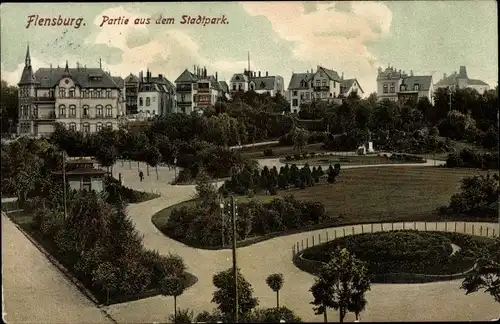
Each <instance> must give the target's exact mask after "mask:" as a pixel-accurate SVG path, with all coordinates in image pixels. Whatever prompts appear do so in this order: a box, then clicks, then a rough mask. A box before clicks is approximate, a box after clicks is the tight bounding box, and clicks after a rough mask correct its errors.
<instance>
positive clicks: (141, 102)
mask: <svg viewBox="0 0 500 324" xmlns="http://www.w3.org/2000/svg"><path fill="white" fill-rule="evenodd" d="M183 96H184V95H183ZM139 106H144V102H143V100H142V98H139Z"/></svg>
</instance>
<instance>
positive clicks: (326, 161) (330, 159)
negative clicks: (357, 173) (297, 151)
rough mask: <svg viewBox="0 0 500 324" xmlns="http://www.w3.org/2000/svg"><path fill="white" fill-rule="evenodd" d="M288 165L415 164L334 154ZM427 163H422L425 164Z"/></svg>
mask: <svg viewBox="0 0 500 324" xmlns="http://www.w3.org/2000/svg"><path fill="white" fill-rule="evenodd" d="M282 162H284V163H288V164H296V165H305V164H306V163H307V164H309V166H311V167H312V166H317V165H322V166H324V165H334V164H336V163H339V164H340V165H359V164H401V163H414V162H408V161H401V160H390V159H388V158H385V157H383V156H378V155H351V156H339V155H335V154H334V153H332V155H331V156H316V157H310V158H308V159H300V160H291V161H286V160H285V161H282ZM424 162H425V161H422V163H424Z"/></svg>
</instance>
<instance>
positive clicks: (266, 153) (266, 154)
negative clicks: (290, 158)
mask: <svg viewBox="0 0 500 324" xmlns="http://www.w3.org/2000/svg"><path fill="white" fill-rule="evenodd" d="M263 153H264V156H273V155H274V154H273V149H270V148H269V149H265V150H264V152H263Z"/></svg>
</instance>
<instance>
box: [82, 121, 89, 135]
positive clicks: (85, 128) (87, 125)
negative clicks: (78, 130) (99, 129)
mask: <svg viewBox="0 0 500 324" xmlns="http://www.w3.org/2000/svg"><path fill="white" fill-rule="evenodd" d="M83 132H84V133H85V134H88V133H90V124H89V123H83Z"/></svg>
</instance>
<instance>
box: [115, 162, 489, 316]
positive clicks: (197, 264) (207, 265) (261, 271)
mask: <svg viewBox="0 0 500 324" xmlns="http://www.w3.org/2000/svg"><path fill="white" fill-rule="evenodd" d="M433 162H434V161H428V162H427V165H433ZM261 163H262V164H265V165H268V166H269V167H272V166H273V165H276V166H277V167H279V166H281V165H282V164H281V163H280V162H279V161H278V159H266V160H261ZM429 163H430V164H429ZM437 163H442V161H437ZM415 165H418V166H422V165H426V164H422V163H419V164H415ZM378 166H380V165H377V167H378ZM388 166H389V165H388ZM390 166H395V165H394V164H390ZM349 167H368V166H367V165H363V166H345V167H343V168H345V169H347V168H349ZM141 168H142V169H145V167H142V166H141ZM158 170H159V175H160V180H156V175H155V174H154V173H152V174H151V176H150V177H146V179H145V181H143V182H139V181H138V176H137V168H136V166H135V167H132V170H129V169H128V165H127V164H125V167H121V164H120V163H119V164H118V165H117V166H116V167H115V172H116V173H118V172H120V173H121V174H122V176H123V179H124V181H125V183H126V185H128V186H130V187H133V188H136V189H138V190H145V191H155V192H161V194H162V196H161V197H160V198H158V199H154V200H152V201H148V202H145V203H141V204H136V205H130V206H129V207H128V212H129V215H130V217H131V218H132V220H133V221H134V223H135V226H136V228H137V230H138V231H139V232H140V233H141V234H142V235H144V244H145V246H146V247H148V248H151V249H156V250H158V251H159V252H160V253H162V254H166V253H169V252H173V253H177V254H179V255H181V256H182V257H183V258H184V261H185V263H186V265H187V266H188V271H190V272H192V273H194V274H195V275H196V276H197V277H198V279H199V282H198V283H197V284H196V285H194V286H193V287H191V288H189V289H188V290H187V291H186V292H185V293H184V294H183V295H182V296H180V297H179V298H178V307H181V308H190V309H191V310H194V311H195V313H197V312H200V311H202V310H211V309H213V308H214V307H215V304H212V303H211V302H210V301H211V299H212V293H213V291H214V287H213V285H212V276H213V274H215V273H217V272H218V271H221V270H225V269H227V268H229V267H231V265H232V263H231V262H232V261H231V251H230V250H222V251H209V250H200V249H195V248H191V247H188V246H186V245H184V244H182V243H179V242H177V241H175V240H172V239H170V238H168V237H166V236H165V235H163V234H162V233H161V232H159V231H158V229H157V228H156V227H155V226H154V225H153V223H152V222H151V217H152V215H153V214H155V213H156V212H158V211H160V210H162V209H163V208H165V207H167V206H170V205H172V204H175V203H178V202H181V201H184V200H187V199H190V198H192V197H193V196H194V186H192V185H190V186H172V185H169V184H168V183H169V182H170V181H171V180H172V178H173V171H169V170H168V168H163V167H161V168H159V169H158ZM427 225H428V227H427V229H428V230H432V229H433V228H432V226H437V229H438V230H445V226H446V228H447V229H448V230H450V231H451V230H454V226H455V223H448V225H445V223H438V224H437V225H436V223H432V225H431V224H427ZM369 226H370V225H364V226H363V228H362V227H361V226H360V225H358V226H354V232H355V233H360V232H361V231H362V230H363V231H368V227H369ZM377 226H378V228H379V229H380V225H379V224H378V225H374V231H376V230H377ZM383 226H387V227H388V226H391V225H390V224H385V225H383ZM404 226H405V228H408V229H409V228H413V226H416V228H417V229H421V230H423V229H425V224H424V223H421V222H417V223H413V222H412V223H405V225H404ZM473 226H474V227H475V232H476V233H477V232H478V229H479V228H480V226H482V228H483V231H484V232H483V233H485V231H486V227H488V231H489V233H493V230H494V229H495V230H496V231H497V233H498V225H497V224H494V223H488V224H484V223H482V224H479V223H467V224H466V228H465V231H466V232H469V233H470V232H471V231H472V227H473ZM387 227H385V228H387ZM398 228H401V229H402V228H403V224H402V223H398V224H395V225H394V229H398ZM345 229H346V233H347V234H349V233H351V232H352V226H347V227H345ZM326 231H328V232H329V238H330V239H331V238H332V237H333V236H334V232H335V229H327V230H325V229H323V230H317V231H311V232H306V233H299V234H294V235H288V236H283V237H279V238H274V239H271V240H268V241H264V242H260V243H257V244H254V245H252V246H249V247H245V248H240V249H238V252H237V257H238V265H239V267H240V268H241V269H242V273H243V275H244V276H245V277H246V279H247V280H248V281H249V282H250V283H251V284H252V286H253V288H254V295H255V296H256V297H258V298H259V300H260V305H261V306H263V307H273V306H274V305H275V294H274V293H273V292H272V291H271V290H270V289H269V288H268V287H267V285H266V283H265V278H266V277H267V275H269V274H271V273H274V272H281V273H283V275H284V277H285V285H284V287H283V290H282V292H281V293H280V298H281V304H283V305H286V306H287V307H289V308H291V309H293V310H294V311H295V312H296V313H297V314H298V315H299V316H301V317H302V319H303V320H306V321H322V316H317V315H314V313H313V311H312V307H311V305H310V302H311V301H312V296H311V294H310V292H309V288H310V287H311V285H312V284H313V282H314V279H313V277H312V276H311V275H309V274H307V273H305V272H302V271H300V270H299V269H297V268H296V267H295V266H294V265H293V263H292V260H291V259H292V246H293V245H294V244H296V242H298V241H301V240H305V239H309V240H310V241H311V240H312V236H315V237H318V234H321V235H322V236H323V237H326ZM457 231H464V223H457ZM337 233H343V228H342V227H339V228H337ZM490 235H491V234H490ZM459 286H460V281H448V282H440V283H431V284H411V285H409V284H391V285H387V284H385V285H384V284H375V285H373V287H372V290H371V291H370V292H369V293H368V296H367V297H368V306H367V308H366V311H365V312H364V313H363V314H362V315H361V317H362V320H366V321H446V320H451V321H468V320H489V319H491V318H494V317H497V316H498V305H495V303H494V301H493V299H492V298H491V297H490V296H489V295H487V294H484V293H477V294H473V295H469V296H466V295H465V294H464V292H463V291H461V290H460V289H459V288H458V287H459ZM172 308H173V299H172V298H164V297H160V296H157V297H152V298H147V299H143V300H140V301H136V302H130V303H124V304H118V305H113V306H110V307H109V308H108V312H109V313H110V314H111V315H112V317H113V318H114V319H116V320H117V321H118V322H121V323H143V322H155V321H157V322H159V321H165V319H166V318H167V316H168V315H169V314H170V313H171V312H172ZM337 316H338V315H337V314H335V312H334V311H333V310H331V311H330V313H329V318H330V319H332V320H334V321H336V320H337ZM346 320H347V321H350V320H353V316H351V314H349V315H348V316H347V319H346Z"/></svg>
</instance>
